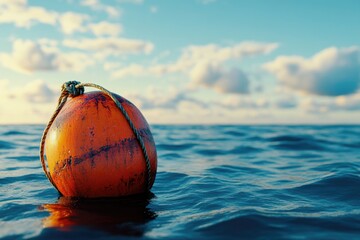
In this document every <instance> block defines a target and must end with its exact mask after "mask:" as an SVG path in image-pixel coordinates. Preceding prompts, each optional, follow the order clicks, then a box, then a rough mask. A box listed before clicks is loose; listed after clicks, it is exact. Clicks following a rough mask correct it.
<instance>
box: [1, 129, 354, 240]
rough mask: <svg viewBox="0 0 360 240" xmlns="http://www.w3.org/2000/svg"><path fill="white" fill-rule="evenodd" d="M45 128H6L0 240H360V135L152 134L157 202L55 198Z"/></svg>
mask: <svg viewBox="0 0 360 240" xmlns="http://www.w3.org/2000/svg"><path fill="white" fill-rule="evenodd" d="M43 128H44V126H40V125H23V126H17V125H10V126H0V238H2V239H22V238H27V239H32V238H34V239H80V238H83V239H99V238H107V239H118V238H119V237H142V238H146V239H161V238H168V239H205V238H206V239H360V126H281V125H280V126H215V125H213V126H178V125H176V126H171V125H166V126H165V125H155V126H152V128H151V129H152V133H153V135H154V138H155V141H156V144H157V151H158V164H159V165H158V173H157V177H156V181H155V184H154V186H153V188H152V190H151V193H150V194H148V195H146V196H136V197H130V198H125V199H110V200H104V199H99V200H92V201H84V200H72V199H66V198H63V197H61V196H59V195H58V193H57V192H56V190H55V189H54V188H53V187H52V185H51V184H50V182H49V181H48V180H47V178H46V177H45V174H44V173H43V171H42V168H41V164H40V161H39V157H38V150H39V141H40V138H41V134H42V131H43Z"/></svg>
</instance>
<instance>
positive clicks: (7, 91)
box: [0, 79, 60, 124]
mask: <svg viewBox="0 0 360 240" xmlns="http://www.w3.org/2000/svg"><path fill="white" fill-rule="evenodd" d="M9 83H10V81H9V80H5V79H3V80H0V87H1V89H2V91H3V92H4V94H1V95H0V123H7V124H8V123H12V124H14V123H46V122H47V121H48V120H49V118H50V116H51V113H52V112H53V111H54V108H55V106H56V99H57V98H58V96H59V93H60V91H59V90H55V89H53V87H51V86H50V85H49V84H46V83H45V81H42V80H35V81H29V82H28V83H27V84H25V85H24V86H21V87H14V86H13V85H10V84H9Z"/></svg>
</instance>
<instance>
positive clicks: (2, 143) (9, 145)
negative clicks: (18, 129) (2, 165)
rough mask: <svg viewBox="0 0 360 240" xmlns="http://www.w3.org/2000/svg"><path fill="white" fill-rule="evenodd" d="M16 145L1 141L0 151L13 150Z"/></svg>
mask: <svg viewBox="0 0 360 240" xmlns="http://www.w3.org/2000/svg"><path fill="white" fill-rule="evenodd" d="M15 147H16V145H15V144H13V143H10V142H5V141H1V140H0V149H13V148H15Z"/></svg>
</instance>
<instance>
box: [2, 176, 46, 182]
mask: <svg viewBox="0 0 360 240" xmlns="http://www.w3.org/2000/svg"><path fill="white" fill-rule="evenodd" d="M43 179H44V175H43V174H25V175H21V176H16V177H5V178H0V183H1V184H9V183H15V182H33V181H39V180H43Z"/></svg>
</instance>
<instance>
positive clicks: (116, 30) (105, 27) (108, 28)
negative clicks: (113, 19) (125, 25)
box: [88, 21, 122, 37]
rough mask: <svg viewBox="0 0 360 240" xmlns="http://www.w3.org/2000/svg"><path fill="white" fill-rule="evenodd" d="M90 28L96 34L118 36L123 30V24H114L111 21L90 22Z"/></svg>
mask: <svg viewBox="0 0 360 240" xmlns="http://www.w3.org/2000/svg"><path fill="white" fill-rule="evenodd" d="M88 28H89V29H90V31H91V32H93V33H94V34H95V35H96V36H113V37H116V36H118V35H119V34H120V33H121V32H122V26H121V24H120V23H117V24H114V23H109V22H105V21H102V22H99V23H93V24H89V26H88Z"/></svg>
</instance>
